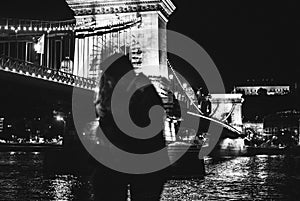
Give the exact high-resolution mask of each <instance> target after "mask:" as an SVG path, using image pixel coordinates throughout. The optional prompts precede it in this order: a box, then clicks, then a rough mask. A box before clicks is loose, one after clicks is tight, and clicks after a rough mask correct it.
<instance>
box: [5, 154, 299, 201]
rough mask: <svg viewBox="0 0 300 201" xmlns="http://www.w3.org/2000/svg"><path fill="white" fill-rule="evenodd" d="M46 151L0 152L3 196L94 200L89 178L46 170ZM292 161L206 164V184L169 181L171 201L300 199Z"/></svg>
mask: <svg viewBox="0 0 300 201" xmlns="http://www.w3.org/2000/svg"><path fill="white" fill-rule="evenodd" d="M43 160H44V154H43V153H38V152H37V153H22V152H15V153H13V154H12V153H11V152H7V153H1V152H0V196H1V200H5V201H20V200H22V201H26V200H30V201H31V200H57V201H65V200H73V201H92V200H93V192H92V185H91V182H90V181H89V178H87V177H85V176H82V175H72V174H54V173H48V172H44V168H43V164H44V163H43ZM286 160H288V159H287V157H284V156H265V155H260V156H254V157H237V158H227V159H222V160H215V159H212V158H209V159H208V160H206V172H207V173H208V175H207V176H206V177H205V179H204V180H199V179H190V180H170V181H168V182H167V183H166V185H165V189H164V192H163V198H162V199H161V200H162V201H167V200H172V201H173V200H298V199H297V198H299V196H300V193H299V190H298V188H299V183H298V184H297V183H295V182H294V181H292V180H290V178H289V168H287V167H288V166H287V162H286Z"/></svg>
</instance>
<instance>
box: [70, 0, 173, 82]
mask: <svg viewBox="0 0 300 201" xmlns="http://www.w3.org/2000/svg"><path fill="white" fill-rule="evenodd" d="M66 2H67V3H68V4H69V6H70V7H71V9H72V10H73V11H74V13H75V18H76V21H77V24H84V23H85V24H93V23H96V26H103V25H107V24H113V23H118V22H122V21H126V20H130V19H135V18H139V17H141V24H140V25H139V26H136V27H134V28H132V29H131V30H130V31H129V30H128V32H127V33H126V32H124V34H123V36H122V38H121V41H126V43H129V44H126V45H125V46H129V48H130V47H131V46H132V44H133V43H135V44H137V43H138V45H139V46H140V49H141V51H142V65H141V67H140V68H138V69H137V71H140V72H143V73H144V74H145V75H147V76H148V77H150V78H152V80H160V78H161V77H165V78H168V68H167V36H166V26H167V22H168V17H169V15H171V14H172V12H173V11H174V10H175V6H174V4H173V3H172V2H171V0H154V1H153V0H143V1H141V0H66ZM113 38H114V37H113ZM79 40H80V39H79ZM81 40H82V39H81ZM113 40H115V39H113ZM90 41H97V40H94V39H93V40H90ZM92 44H93V45H98V46H99V45H102V46H105V45H106V44H103V43H99V42H97V43H91V42H87V41H85V43H84V41H83V40H82V41H81V42H80V41H78V40H76V44H75V46H76V47H75V58H74V66H75V69H77V72H82V73H83V74H84V75H88V74H87V73H86V70H83V69H79V68H83V66H85V65H86V64H89V63H92V62H91V60H92V58H90V55H88V54H89V53H87V51H90V52H92V50H91V47H90V48H87V47H86V45H90V46H93V45H92ZM83 45H84V46H85V47H83ZM76 51H79V52H76ZM82 51H84V52H83V53H82ZM111 51H113V50H111ZM80 55H84V60H85V59H88V60H89V61H87V62H86V63H84V64H83V65H79V64H82V60H81V58H79V57H80ZM76 57H77V58H76ZM76 61H78V62H77V63H78V64H77V65H76ZM80 62H81V63H80ZM85 68H87V69H88V68H90V67H85ZM158 83H159V82H154V84H155V85H156V87H157V84H158ZM158 85H159V84H158Z"/></svg>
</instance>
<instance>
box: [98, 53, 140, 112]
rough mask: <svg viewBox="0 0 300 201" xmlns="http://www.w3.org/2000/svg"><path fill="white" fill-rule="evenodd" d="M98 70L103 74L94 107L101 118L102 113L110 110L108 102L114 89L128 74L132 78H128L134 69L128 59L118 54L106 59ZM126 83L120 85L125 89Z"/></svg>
mask: <svg viewBox="0 0 300 201" xmlns="http://www.w3.org/2000/svg"><path fill="white" fill-rule="evenodd" d="M100 68H101V70H102V71H103V73H102V76H101V79H100V83H99V85H100V86H99V92H98V94H96V100H95V106H96V111H97V115H98V116H103V114H104V113H106V112H107V111H108V110H110V101H111V96H112V92H113V90H114V87H115V86H116V84H117V83H118V82H119V81H120V79H121V78H122V77H123V76H124V75H125V74H127V73H128V72H131V73H132V76H129V77H133V76H134V72H133V70H134V68H133V66H132V64H131V62H130V60H129V57H128V56H126V55H124V54H119V53H117V54H114V55H112V56H110V57H108V58H107V59H106V60H105V61H103V62H102V63H101V64H100ZM128 81H130V80H128ZM126 83H127V82H126V81H125V82H123V83H122V84H123V85H124V87H127V86H126Z"/></svg>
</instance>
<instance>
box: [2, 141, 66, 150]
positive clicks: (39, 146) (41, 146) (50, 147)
mask: <svg viewBox="0 0 300 201" xmlns="http://www.w3.org/2000/svg"><path fill="white" fill-rule="evenodd" d="M62 149H63V146H62V145H55V144H25V143H22V144H20V143H18V144H0V152H8V151H15V152H44V151H49V150H62Z"/></svg>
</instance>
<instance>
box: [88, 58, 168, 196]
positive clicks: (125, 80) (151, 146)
mask: <svg viewBox="0 0 300 201" xmlns="http://www.w3.org/2000/svg"><path fill="white" fill-rule="evenodd" d="M101 69H104V73H103V74H102V75H101V79H100V88H99V93H98V94H97V98H96V102H95V106H96V113H97V115H98V117H99V124H100V128H101V130H102V131H103V133H104V135H105V137H106V138H107V139H108V141H109V143H112V144H113V145H114V146H116V147H117V148H119V149H121V150H123V151H125V152H128V153H133V154H139V155H141V154H148V153H153V152H156V151H158V150H161V149H163V148H164V147H165V146H166V144H165V139H164V136H163V130H161V131H160V132H159V133H158V134H156V135H155V136H154V137H152V138H149V139H148V138H147V139H140V138H139V139H138V138H134V137H132V136H130V135H128V133H126V132H124V131H123V130H122V129H120V128H119V125H117V121H116V119H114V118H115V114H114V112H115V113H118V114H116V115H117V116H118V118H119V120H120V119H121V121H122V118H127V117H126V115H125V112H126V109H128V107H129V114H130V118H131V120H132V122H133V123H134V124H135V125H136V126H138V127H141V128H144V127H147V126H148V125H150V124H151V121H150V118H149V110H150V108H152V106H155V105H159V106H161V107H162V100H161V98H160V96H159V94H158V93H157V91H156V89H155V87H154V86H153V85H152V84H151V82H150V80H149V79H148V78H147V77H146V76H145V75H143V74H139V75H136V74H135V73H134V71H133V66H132V64H131V62H130V60H129V58H128V56H125V55H121V54H114V55H113V56H111V57H109V58H108V59H106V60H105V61H104V62H103V63H102V64H101ZM125 75H126V76H125ZM117 83H118V84H117ZM113 94H114V95H113ZM130 94H133V95H132V96H131V98H130V101H129V104H127V103H126V96H128V95H130ZM114 96H115V97H116V98H117V103H115V104H112V97H114ZM123 98H124V101H123V100H122V99H123ZM118 99H119V100H118ZM122 102H123V104H122ZM163 115H164V114H163V113H158V114H155V117H156V118H157V119H159V121H160V123H161V126H162V127H163V124H164V116H163ZM123 120H124V121H126V122H127V121H128V119H123ZM134 135H140V136H141V137H143V135H145V133H134ZM100 138H101V136H100ZM104 142H107V141H105V140H104ZM104 149H105V148H104ZM107 152H109V150H107ZM104 157H108V158H107V159H106V160H111V161H113V162H114V163H116V164H118V165H119V166H120V167H121V166H122V165H124V164H123V163H124V162H125V161H126V160H127V159H126V158H116V157H114V155H113V154H111V155H109V154H108V155H106V156H104ZM110 157H111V158H110ZM165 157H166V158H168V155H167V152H165ZM167 160H168V159H167ZM135 165H137V166H139V164H135ZM165 179H166V169H164V170H161V171H157V172H152V173H146V174H132V173H124V172H119V171H116V170H113V169H111V168H108V167H106V166H105V165H103V164H101V163H98V164H97V170H96V174H95V176H94V192H95V200H97V201H99V200H101V201H102V200H103V201H107V200H109V201H123V200H127V193H128V187H129V189H130V197H131V200H132V201H137V200H139V201H147V200H149V201H150V200H151V201H157V200H159V199H160V196H161V193H162V190H163V185H164V182H165Z"/></svg>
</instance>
